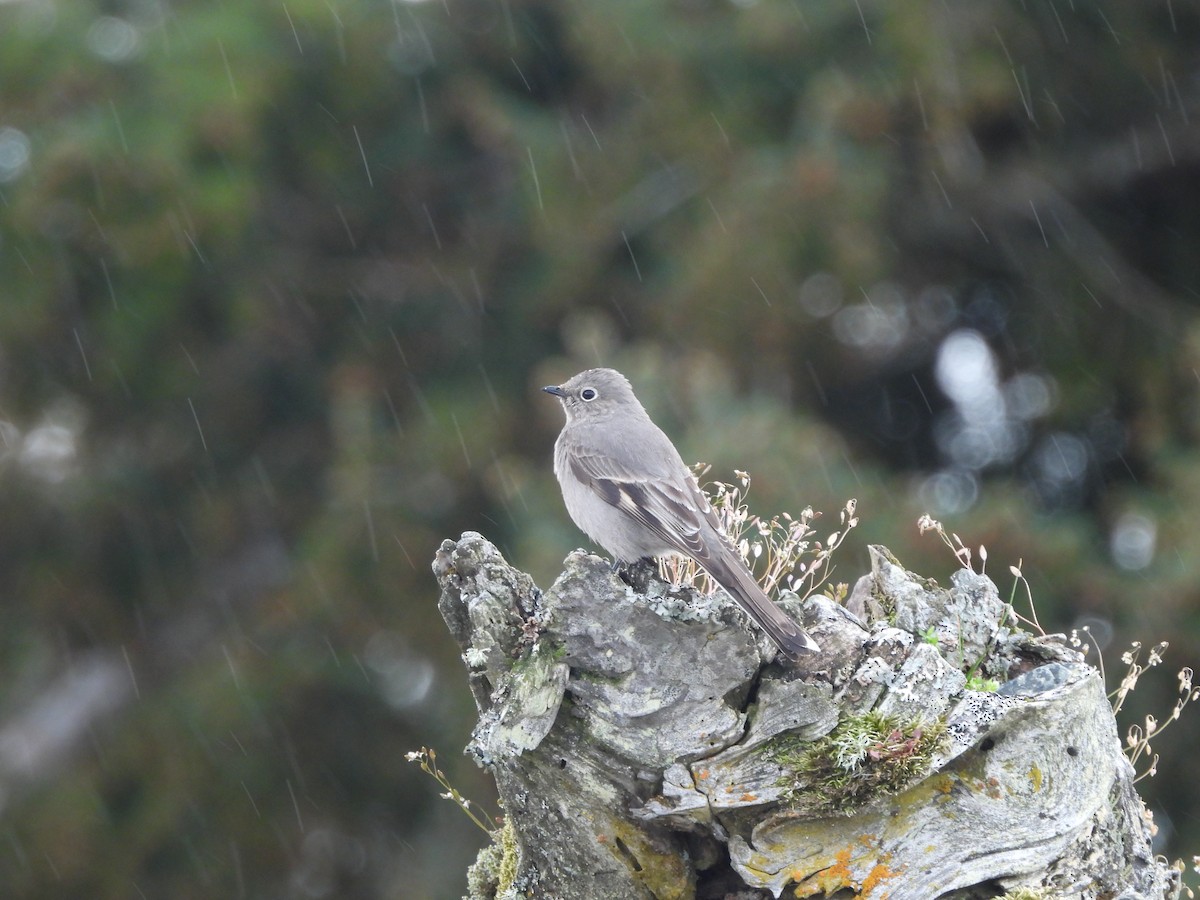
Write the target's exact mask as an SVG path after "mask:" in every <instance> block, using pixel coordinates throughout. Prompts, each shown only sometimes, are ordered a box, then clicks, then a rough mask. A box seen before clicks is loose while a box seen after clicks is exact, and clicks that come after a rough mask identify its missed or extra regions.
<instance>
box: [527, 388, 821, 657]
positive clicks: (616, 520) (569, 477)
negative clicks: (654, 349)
mask: <svg viewBox="0 0 1200 900" xmlns="http://www.w3.org/2000/svg"><path fill="white" fill-rule="evenodd" d="M542 390H544V391H545V392H546V393H548V394H553V395H554V396H556V397H558V399H559V400H560V401H561V402H562V406H563V410H564V411H565V412H566V414H567V421H566V424H565V425H564V426H563V430H562V433H561V434H559V436H558V440H557V441H555V443H554V474H555V475H557V476H558V483H559V485H560V486H561V487H562V493H563V502H564V503H565V504H566V506H567V512H568V513H570V515H571V519H572V520H573V521H574V522H575V524H576V525H578V526H579V528H580V530H582V531H583V532H584V533H586V534H587V536H588V537H590V538H591V539H592V540H593V541H595V542H596V543H597V544H599V545H600V546H601V547H603V548H604V549H605V550H607V551H608V552H609V553H611V554H612V555H613V556H614V557H615V560H616V561H617V562H618V563H621V562H624V563H632V562H634V561H636V560H639V559H642V558H644V557H653V556H661V555H662V554H664V553H680V554H683V555H684V556H689V557H691V558H692V559H694V560H695V561H696V562H697V563H699V564H700V565H701V566H703V567H704V569H705V571H707V572H708V574H709V575H711V576H712V578H713V580H714V581H716V582H717V584H719V585H721V587H723V588H725V590H726V591H728V592H729V595H730V596H731V597H733V599H734V600H736V601H737V602H738V604H739V605H740V606H741V607H742V609H744V610H745V611H746V612H747V613H748V614H749V616H750V618H752V619H753V620H754V621H755V622H757V623H758V625H759V627H760V628H762V630H763V631H765V632H766V633H767V634H768V635H769V636H770V638H771V640H773V641H774V642H775V643H776V644H777V645H778V646H779V648H780V650H782V651H783V652H784V653H785V654H786V655H788V656H789V657H792V658H793V659H794V658H796V657H797V656H799V655H800V654H802V653H807V652H811V651H814V650H817V649H819V648H818V647H817V644H816V642H815V641H813V639H812V638H811V637H809V635H808V633H807V632H805V630H804V629H803V628H801V627H800V626H799V625H798V624H796V622H795V621H794V620H793V619H791V618H790V617H788V616H787V615H785V614H784V613H783V611H782V610H781V609H780V608H779V607H778V606H776V605H775V604H774V603H773V602H771V599H770V598H769V597H768V596H767V595H766V593H764V591H763V589H762V588H760V587H759V586H758V583H757V582H756V581H755V580H754V576H753V575H752V574H751V573H750V570H749V569H748V568H747V567H746V564H745V563H744V562H743V561H742V558H741V557H740V556H739V555H738V553H737V551H736V550H735V549H734V547H733V545H732V543H731V542H730V540H729V538H728V537H727V536H726V534H725V532H724V531H723V530H722V529H721V525H720V522H719V520H718V519H717V514H716V512H715V511H714V510H713V508H712V505H711V504H710V503H709V502H708V498H707V497H705V496H704V492H703V491H701V490H700V486H699V485H698V484H697V483H696V478H695V476H693V475H692V473H691V471H690V470H689V469H688V467H687V466H685V465H684V463H683V459H682V458H681V457H680V455H679V451H678V450H676V449H675V445H674V444H672V443H671V440H670V438H668V437H667V436H666V435H665V434H663V432H662V430H661V429H660V428H659V427H658V426H657V425H655V424H654V423H653V422H652V421H651V420H650V416H649V415H647V413H646V410H645V409H644V408H643V407H642V404H641V403H640V402H638V398H637V397H635V396H634V393H633V388H632V387H630V384H629V380H628V379H627V378H626V377H625V376H624V375H622V374H621V373H620V372H617V371H616V370H614V369H588V370H587V371H586V372H580V373H579V374H578V375H576V376H575V377H574V378H572V379H571V380H570V381H567V382H566V383H564V384H560V385H550V386H549V387H545V388H542Z"/></svg>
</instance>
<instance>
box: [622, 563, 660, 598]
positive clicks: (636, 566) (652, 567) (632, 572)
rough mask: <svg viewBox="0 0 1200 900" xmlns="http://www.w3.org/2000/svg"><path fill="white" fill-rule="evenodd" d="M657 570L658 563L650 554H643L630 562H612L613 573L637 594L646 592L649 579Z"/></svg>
mask: <svg viewBox="0 0 1200 900" xmlns="http://www.w3.org/2000/svg"><path fill="white" fill-rule="evenodd" d="M657 571H658V563H656V562H655V561H654V557H652V556H643V557H642V558H641V559H635V560H634V561H633V562H631V563H626V562H614V563H613V574H615V575H616V576H617V577H618V578H620V579H621V580H622V581H624V582H625V583H626V584H627V585H629V586H630V587H631V588H633V589H634V590H635V591H637V592H638V593H639V594H644V593H646V589H647V588H648V587H649V585H650V579H651V578H652V577H653V576H654V574H655V573H656V572H657Z"/></svg>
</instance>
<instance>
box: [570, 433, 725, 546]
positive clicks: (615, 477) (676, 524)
mask: <svg viewBox="0 0 1200 900" xmlns="http://www.w3.org/2000/svg"><path fill="white" fill-rule="evenodd" d="M571 471H572V473H573V474H574V475H575V477H576V478H578V479H579V480H580V481H581V482H582V483H583V484H586V485H587V486H588V487H589V488H591V489H592V490H593V491H594V492H595V493H596V494H597V496H599V497H600V498H601V499H603V500H604V502H606V503H608V504H610V505H612V506H615V507H617V509H620V510H621V511H623V512H625V513H627V514H628V515H629V516H630V517H631V518H633V519H635V520H636V521H638V522H640V523H641V524H643V525H645V526H646V527H647V528H648V529H650V531H652V532H654V534H656V535H657V536H658V537H660V538H662V539H663V542H664V543H666V544H667V545H668V546H671V547H674V548H675V549H676V550H678V551H680V552H681V553H685V554H687V555H688V556H691V557H693V558H694V559H696V560H697V561H698V562H700V563H701V564H703V562H704V560H705V559H706V558H708V556H709V554H710V553H711V552H712V550H711V548H710V547H709V541H710V540H711V538H710V537H709V535H710V534H711V530H712V529H713V528H716V527H717V521H716V515H715V514H714V512H713V509H712V506H711V505H710V504H709V502H708V498H707V497H705V496H704V494H703V493H702V492H701V491H700V488H699V487H697V486H696V483H695V480H694V479H692V478H691V476H690V475H688V474H687V473H686V472H681V473H680V477H679V478H678V479H660V478H652V477H651V478H647V477H639V476H637V475H634V474H632V473H629V472H622V471H620V470H619V468H618V467H617V466H616V465H615V464H614V463H613V462H612V461H611V460H610V459H609V458H608V457H604V456H601V455H593V454H588V453H577V454H575V455H574V456H573V457H572V458H571ZM706 525H707V526H710V527H709V528H706V527H705V526H706ZM718 533H719V532H718Z"/></svg>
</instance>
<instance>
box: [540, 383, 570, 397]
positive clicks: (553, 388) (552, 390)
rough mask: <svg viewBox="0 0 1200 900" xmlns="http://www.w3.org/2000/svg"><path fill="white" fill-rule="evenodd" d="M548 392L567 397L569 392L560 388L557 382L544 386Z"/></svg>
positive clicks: (544, 389)
mask: <svg viewBox="0 0 1200 900" xmlns="http://www.w3.org/2000/svg"><path fill="white" fill-rule="evenodd" d="M542 390H543V391H545V392H546V393H547V394H553V395H554V396H555V397H565V396H567V392H566V391H564V390H563V389H562V388H560V387H559V386H558V385H557V384H548V385H546V386H545V387H544V388H542Z"/></svg>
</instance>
